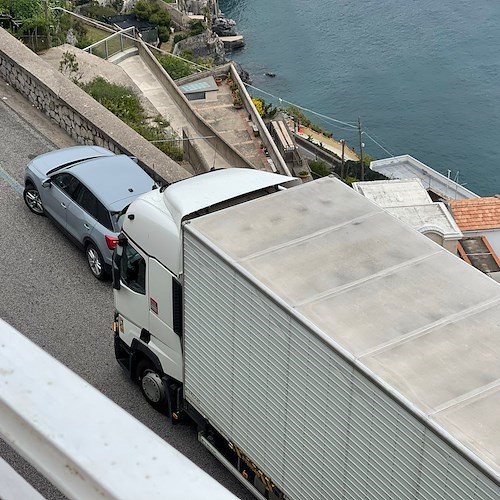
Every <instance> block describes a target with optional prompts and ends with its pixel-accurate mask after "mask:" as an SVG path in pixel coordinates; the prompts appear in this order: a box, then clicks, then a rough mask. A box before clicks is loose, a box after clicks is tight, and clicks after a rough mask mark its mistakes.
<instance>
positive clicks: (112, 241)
mask: <svg viewBox="0 0 500 500" xmlns="http://www.w3.org/2000/svg"><path fill="white" fill-rule="evenodd" d="M117 244H118V238H115V237H114V236H108V235H106V245H108V248H109V249H110V250H114V249H115V248H116V245H117Z"/></svg>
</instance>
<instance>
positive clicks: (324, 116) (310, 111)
mask: <svg viewBox="0 0 500 500" xmlns="http://www.w3.org/2000/svg"><path fill="white" fill-rule="evenodd" d="M245 85H246V86H247V87H249V88H251V89H254V90H257V91H258V92H261V93H263V94H265V95H268V96H269V97H272V98H273V99H276V100H278V101H279V102H280V103H282V102H284V103H286V104H289V105H290V106H294V107H296V108H298V109H301V110H303V111H307V112H308V113H312V114H313V115H316V116H320V117H321V118H323V119H324V120H327V121H331V122H334V123H340V124H341V125H345V126H346V127H349V128H350V129H357V128H358V127H357V125H354V124H353V123H348V122H343V121H341V120H337V119H336V118H332V117H331V116H327V115H323V114H321V113H318V112H317V111H313V110H312V109H309V108H305V107H303V106H300V105H299V104H295V103H293V102H290V101H287V100H286V99H282V98H281V97H277V96H275V95H274V94H270V93H269V92H266V91H265V90H262V89H259V88H258V87H254V86H253V85H250V84H248V83H246V84H245Z"/></svg>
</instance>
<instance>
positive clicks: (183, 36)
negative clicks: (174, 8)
mask: <svg viewBox="0 0 500 500" xmlns="http://www.w3.org/2000/svg"><path fill="white" fill-rule="evenodd" d="M186 38H189V35H188V34H187V33H179V34H177V35H175V36H174V45H175V44H176V43H179V42H181V41H182V40H185V39H186Z"/></svg>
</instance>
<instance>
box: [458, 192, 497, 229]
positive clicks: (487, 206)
mask: <svg viewBox="0 0 500 500" xmlns="http://www.w3.org/2000/svg"><path fill="white" fill-rule="evenodd" d="M450 208H451V212H452V214H453V217H454V218H455V221H456V223H457V224H458V227H459V228H460V230H461V231H479V230H482V229H499V228H500V199H498V198H494V197H489V198H472V199H469V200H452V201H450Z"/></svg>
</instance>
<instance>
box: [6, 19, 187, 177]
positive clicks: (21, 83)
mask: <svg viewBox="0 0 500 500" xmlns="http://www.w3.org/2000/svg"><path fill="white" fill-rule="evenodd" d="M0 78H2V79H3V80H4V81H6V82H7V83H9V84H10V85H11V86H12V87H14V88H15V89H16V90H17V91H18V92H19V93H21V94H22V95H23V96H24V97H26V98H27V99H28V100H29V101H30V102H31V103H32V104H33V105H34V106H35V107H36V108H38V109H40V110H42V111H43V112H44V113H45V114H46V115H48V116H49V117H50V118H51V119H52V120H53V121H54V122H55V123H57V124H58V125H59V126H60V127H61V128H63V129H64V130H66V131H67V132H68V134H69V135H70V136H71V137H73V139H74V140H75V141H76V142H78V143H80V144H96V145H98V146H103V147H105V148H107V149H109V150H110V151H113V152H115V153H122V154H127V155H129V156H135V157H136V158H137V159H138V162H139V165H141V167H143V168H144V169H145V170H146V171H147V172H148V173H150V174H151V175H153V177H155V179H156V180H159V181H160V182H174V181H177V180H181V179H184V178H186V177H189V176H190V175H191V174H190V173H189V172H188V171H186V170H185V169H184V168H182V167H181V166H180V165H178V164H177V163H176V162H175V161H174V160H172V159H171V158H169V157H168V156H167V155H165V154H164V153H162V152H161V151H160V150H159V149H157V148H156V147H155V146H153V145H152V144H150V143H149V142H148V141H147V140H145V139H144V138H143V137H142V136H140V135H139V134H138V133H137V132H135V131H134V130H132V129H131V128H130V127H129V126H127V125H126V124H125V123H123V122H122V121H121V120H120V119H119V118H117V117H116V116H115V115H113V113H111V112H110V111H108V110H107V109H106V108H104V107H103V106H101V104H99V103H98V102H97V101H95V100H94V99H93V98H92V97H90V96H89V95H88V94H87V93H86V92H84V91H83V90H82V89H80V87H78V86H77V85H75V84H74V83H72V82H71V81H70V80H68V79H67V78H66V77H65V76H63V75H62V74H60V73H59V72H58V71H55V70H54V69H52V68H51V67H50V65H49V64H47V63H46V62H45V61H43V60H42V59H41V58H40V57H38V56H37V55H36V54H35V53H33V52H32V51H31V50H30V49H28V48H27V47H25V46H24V45H23V44H22V43H21V42H19V41H18V40H17V39H16V38H14V37H13V36H12V35H10V34H9V33H8V32H7V31H5V30H4V29H2V28H0Z"/></svg>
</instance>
